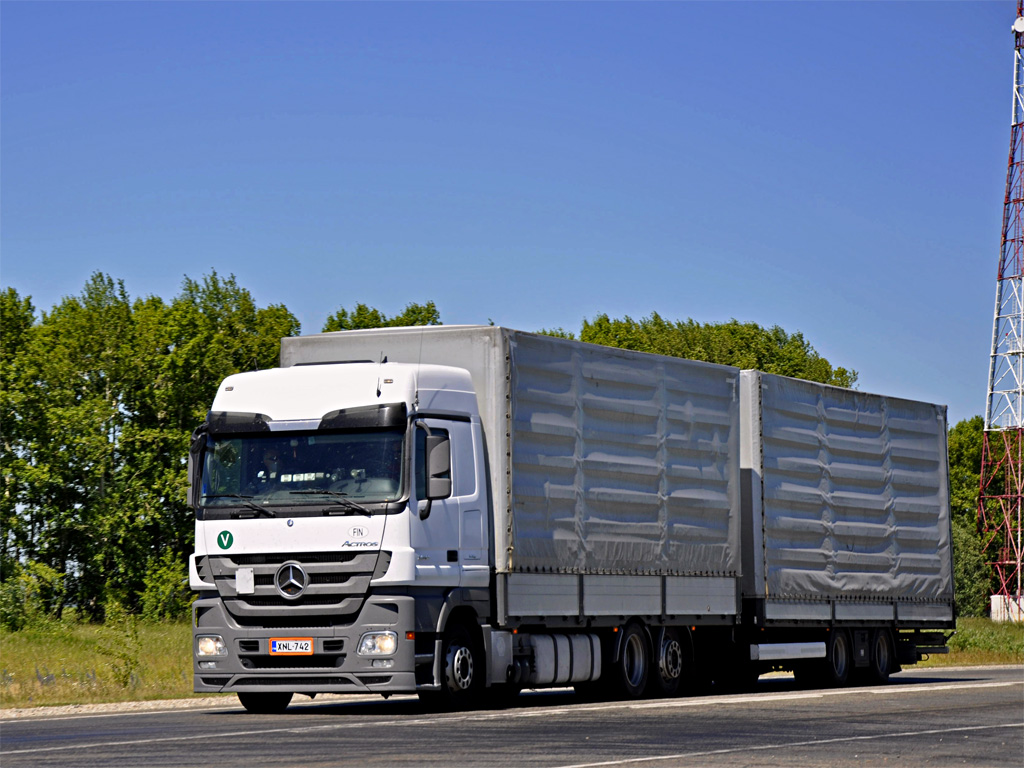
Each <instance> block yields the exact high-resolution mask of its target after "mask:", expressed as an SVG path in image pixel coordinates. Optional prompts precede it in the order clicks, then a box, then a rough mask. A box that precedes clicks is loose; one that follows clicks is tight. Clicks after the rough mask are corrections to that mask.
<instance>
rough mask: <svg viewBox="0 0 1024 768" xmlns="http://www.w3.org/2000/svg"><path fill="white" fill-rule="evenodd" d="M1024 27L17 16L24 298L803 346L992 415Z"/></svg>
mask: <svg viewBox="0 0 1024 768" xmlns="http://www.w3.org/2000/svg"><path fill="white" fill-rule="evenodd" d="M1015 10H1016V9H1015V3H1014V2H1013V1H1012V0H999V2H970V3H968V2H962V3H949V2H945V3H931V2H912V3H841V2H840V3H781V2H779V3H755V4H748V3H724V2H719V3H699V2H687V3H596V4H591V3H556V4H547V3H476V4H467V3H414V4H406V3H329V2H317V3H295V2H292V3H247V2H231V3H156V2H146V3H142V2H139V3H120V2H119V3H88V2H77V3H68V4H65V3H25V2H10V1H9V0H5V2H3V3H0V36H2V39H0V44H2V47H0V78H2V81H0V85H2V97H0V98H2V103H0V106H2V112H0V152H2V158H0V159H2V164H0V192H2V201H0V202H2V221H0V225H2V226H0V256H2V261H0V283H2V285H4V286H13V287H14V288H15V289H17V291H18V292H19V293H20V294H21V295H23V296H24V295H30V296H31V297H32V299H33V302H34V303H35V305H36V307H37V308H38V309H40V310H49V309H50V308H51V307H52V306H53V304H55V303H56V302H58V301H59V300H60V299H61V297H62V296H66V295H73V294H78V293H80V292H81V290H82V288H83V286H84V284H85V281H86V279H87V278H88V276H89V275H90V274H91V273H92V272H94V271H96V270H100V271H102V272H105V273H107V274H109V275H110V276H112V277H114V278H119V279H123V280H124V282H125V284H126V287H127V289H128V291H129V293H130V294H131V295H132V296H133V297H140V296H145V295H149V294H156V295H159V296H162V297H164V298H165V299H170V298H172V297H173V296H174V295H176V294H177V293H178V291H179V289H180V286H181V281H182V278H183V276H184V275H188V276H190V277H194V278H201V277H202V276H203V275H204V274H207V273H209V271H210V270H211V269H216V270H217V272H218V273H220V274H221V275H228V274H234V275H235V276H236V277H237V279H238V281H239V283H240V284H241V285H242V286H244V287H246V288H248V289H249V290H250V291H251V292H252V293H253V295H254V297H255V298H256V300H257V302H259V303H260V304H261V305H266V304H271V303H283V304H285V305H286V306H287V307H288V308H289V309H290V310H291V311H292V312H293V313H295V315H296V316H297V317H298V318H299V319H300V321H301V322H302V327H303V331H304V332H305V333H315V332H318V331H319V330H320V329H321V327H322V325H323V323H324V321H325V320H326V318H327V316H328V315H329V314H331V313H333V312H334V311H336V310H337V309H338V307H340V306H345V307H349V308H351V307H353V306H354V305H355V304H356V303H357V302H364V303H367V304H370V305H371V306H375V307H377V308H379V309H381V310H382V311H384V312H386V313H388V314H393V313H396V312H398V311H400V310H401V309H402V308H403V307H404V306H405V305H406V304H407V303H409V302H412V301H416V302H425V301H427V300H433V301H435V302H436V303H437V305H438V307H439V308H440V311H441V315H442V319H443V320H444V322H445V323H448V324H452V323H486V322H487V321H488V319H493V320H494V322H495V323H498V324H501V325H507V326H511V327H514V328H520V329H524V330H536V329H539V328H545V327H546V328H551V327H558V326H561V327H564V328H566V329H570V330H574V331H578V330H579V326H580V323H581V320H582V319H583V318H584V317H588V318H592V317H594V316H595V315H596V314H598V313H601V312H606V313H608V314H610V315H612V316H613V317H621V316H623V315H627V314H628V315H630V316H632V317H634V318H640V317H643V316H646V315H648V314H650V313H651V312H655V311H656V312H658V313H660V314H661V315H662V316H663V317H665V318H668V319H673V320H674V319H685V318H687V317H692V318H694V319H696V320H699V321H702V322H707V321H724V320H728V319H730V318H737V319H739V320H742V321H754V322H757V323H760V324H762V325H768V326H770V325H774V324H779V325H781V326H782V327H784V328H785V329H786V330H788V331H790V332H793V331H797V330H799V331H802V332H803V333H804V334H805V336H806V337H807V338H808V340H809V341H810V342H811V343H812V344H813V345H814V346H815V347H816V348H817V349H818V350H819V351H820V352H821V353H822V354H823V355H825V356H826V357H827V358H829V359H830V360H831V361H832V362H833V363H834V364H838V365H844V366H847V367H851V368H854V369H856V370H858V371H859V372H860V383H859V387H860V388H861V389H862V390H865V391H870V392H882V393H885V394H891V395H899V396H904V397H911V398H915V399H921V400H928V401H932V402H939V403H945V404H948V405H949V406H950V419H951V422H955V421H957V420H959V419H961V418H964V417H967V416H971V415H973V414H978V413H981V412H982V411H983V410H984V406H985V389H986V381H987V375H988V367H987V366H988V353H989V349H990V344H991V333H992V308H993V300H994V295H995V274H996V265H997V261H998V249H999V236H1000V225H1001V217H1002V201H1003V188H1004V183H1005V178H1006V158H1007V156H1008V147H1009V133H1010V125H1009V123H1010V108H1011V85H1012V57H1013V53H1012V36H1011V34H1010V25H1011V24H1012V22H1013V20H1014V17H1015Z"/></svg>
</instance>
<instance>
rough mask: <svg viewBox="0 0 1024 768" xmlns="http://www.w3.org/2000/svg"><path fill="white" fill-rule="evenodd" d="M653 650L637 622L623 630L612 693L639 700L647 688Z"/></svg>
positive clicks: (613, 670) (612, 680)
mask: <svg viewBox="0 0 1024 768" xmlns="http://www.w3.org/2000/svg"><path fill="white" fill-rule="evenodd" d="M650 663H651V649H650V644H649V643H648V640H647V633H646V632H644V628H643V626H641V625H640V624H639V623H637V622H630V623H629V624H627V625H626V627H625V629H623V630H622V640H621V641H620V645H619V658H618V659H616V660H615V662H614V664H612V669H611V681H610V682H611V687H612V692H613V693H614V694H615V695H617V696H620V697H622V698H625V699H638V698H640V697H641V696H643V693H644V689H645V688H646V687H647V676H648V674H649V672H650Z"/></svg>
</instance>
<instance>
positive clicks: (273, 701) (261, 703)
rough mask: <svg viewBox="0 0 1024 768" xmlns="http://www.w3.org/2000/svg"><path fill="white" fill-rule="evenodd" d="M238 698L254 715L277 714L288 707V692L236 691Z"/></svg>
mask: <svg viewBox="0 0 1024 768" xmlns="http://www.w3.org/2000/svg"><path fill="white" fill-rule="evenodd" d="M238 700H239V701H240V702H241V704H242V706H243V707H245V709H246V711H247V712H251V713H252V714H254V715H277V714H280V713H281V712H284V711H285V710H286V709H288V705H289V704H290V703H291V700H292V694H290V693H242V692H239V693H238Z"/></svg>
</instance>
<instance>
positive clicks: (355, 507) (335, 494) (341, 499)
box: [288, 488, 373, 517]
mask: <svg viewBox="0 0 1024 768" xmlns="http://www.w3.org/2000/svg"><path fill="white" fill-rule="evenodd" d="M288 493H296V494H303V495H305V496H309V495H311V494H318V495H322V496H329V497H330V499H329V501H330V502H331V503H332V504H337V505H338V506H340V507H344V508H345V509H348V510H351V511H352V512H359V513H360V514H363V515H366V516H367V517H371V516H372V515H373V513H372V512H371V511H370V510H368V509H367V508H366V507H364V506H363V505H362V504H360V503H359V502H356V501H352V499H350V498H347V497H348V494H347V493H341V492H340V491H328V490H317V489H316V488H310V489H307V490H302V491H288ZM327 514H330V512H328V513H327Z"/></svg>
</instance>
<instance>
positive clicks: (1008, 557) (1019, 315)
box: [978, 0, 1024, 621]
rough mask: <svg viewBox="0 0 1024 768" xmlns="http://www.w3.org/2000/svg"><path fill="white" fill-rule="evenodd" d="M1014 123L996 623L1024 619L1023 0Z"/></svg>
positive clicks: (992, 453)
mask: <svg viewBox="0 0 1024 768" xmlns="http://www.w3.org/2000/svg"><path fill="white" fill-rule="evenodd" d="M1013 42H1014V63H1013V117H1012V121H1011V127H1010V160H1009V164H1008V166H1007V170H1006V197H1005V200H1004V202H1003V236H1002V245H1001V248H1000V252H999V273H998V275H997V278H996V309H995V318H994V320H993V323H992V360H991V366H990V368H989V374H988V404H987V407H986V410H985V444H984V449H983V452H982V460H981V494H980V497H979V500H978V523H979V525H980V526H981V529H982V530H983V531H984V532H985V543H986V554H987V558H988V561H989V563H990V564H991V565H992V567H993V570H994V572H995V574H996V578H997V584H996V588H995V594H993V596H992V618H994V619H1002V620H1007V619H1009V620H1011V621H1021V620H1024V601H1022V598H1021V578H1022V576H1024V574H1022V572H1021V571H1022V569H1021V560H1022V557H1021V555H1022V551H1024V550H1022V546H1021V513H1022V509H1024V413H1022V409H1024V0H1017V20H1016V21H1015V22H1014V24H1013Z"/></svg>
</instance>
